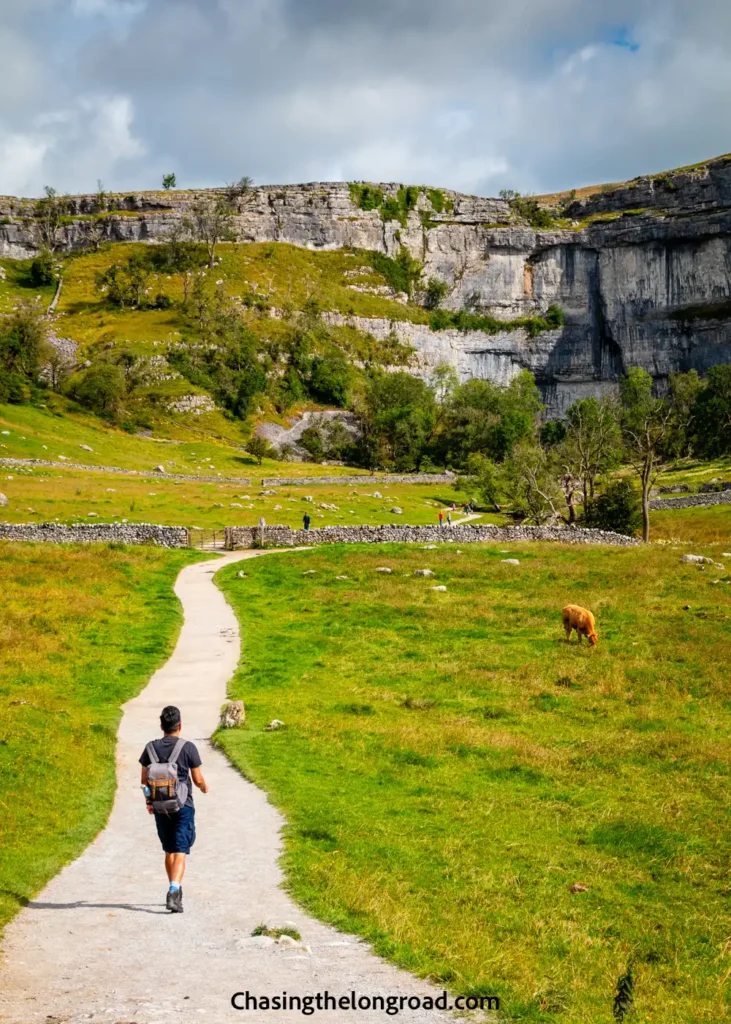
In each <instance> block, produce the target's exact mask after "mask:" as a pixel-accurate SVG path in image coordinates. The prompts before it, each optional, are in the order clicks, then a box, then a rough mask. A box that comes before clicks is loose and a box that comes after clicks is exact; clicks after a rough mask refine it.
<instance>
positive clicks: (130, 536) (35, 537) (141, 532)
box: [0, 523, 190, 548]
mask: <svg viewBox="0 0 731 1024" xmlns="http://www.w3.org/2000/svg"><path fill="white" fill-rule="evenodd" d="M0 540H15V541H31V542H33V543H38V542H46V543H50V544H95V543H96V544H110V543H116V544H153V545H155V546H156V547H160V548H188V547H190V536H189V534H188V531H187V529H186V528H185V527H184V526H157V525H156V524H154V523H124V524H116V523H115V524H111V523H110V524H107V523H79V524H78V525H76V526H62V525H60V524H59V523H0Z"/></svg>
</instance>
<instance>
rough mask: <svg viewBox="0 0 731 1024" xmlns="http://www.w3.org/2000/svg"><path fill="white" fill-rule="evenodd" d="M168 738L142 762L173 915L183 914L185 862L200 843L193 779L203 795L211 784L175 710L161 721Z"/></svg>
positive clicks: (153, 747)
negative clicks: (194, 803)
mask: <svg viewBox="0 0 731 1024" xmlns="http://www.w3.org/2000/svg"><path fill="white" fill-rule="evenodd" d="M160 728H161V729H162V731H163V733H164V734H165V735H164V736H163V737H162V738H161V739H159V740H151V741H150V742H149V743H148V744H147V746H146V747H145V749H144V750H143V751H142V756H141V757H140V764H141V765H142V789H143V791H144V793H145V799H146V801H147V810H148V812H149V813H150V814H154V815H155V824H156V825H157V834H158V836H159V837H160V842H161V843H162V848H163V850H164V851H165V870H166V871H167V876H168V882H169V883H170V888H169V889H168V894H167V898H166V901H165V906H166V907H167V909H168V910H170V911H172V913H173V914H182V913H183V888H182V881H183V875H184V874H185V858H186V856H187V855H188V854H189V853H190V848H191V846H192V845H193V843H194V842H195V807H194V806H193V790H192V788H191V785H190V780H191V778H192V779H193V782H194V784H195V785H196V786H197V787H198V789H199V790H200V791H201V793H207V792H208V783H207V782H206V780H205V779H204V778H203V775H202V773H201V759H200V754H199V753H198V749H197V747H196V746H195V744H194V743H191V742H190V741H189V740H184V739H183V738H182V736H181V735H180V733H181V730H182V722H181V719H180V711H179V710H178V708H176V707H173V706H172V705H170V706H169V707H166V708H164V709H163V712H162V714H161V715H160Z"/></svg>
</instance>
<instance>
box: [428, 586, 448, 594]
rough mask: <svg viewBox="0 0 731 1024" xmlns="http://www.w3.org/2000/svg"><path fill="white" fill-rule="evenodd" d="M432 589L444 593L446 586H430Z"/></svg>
mask: <svg viewBox="0 0 731 1024" xmlns="http://www.w3.org/2000/svg"><path fill="white" fill-rule="evenodd" d="M432 590H438V591H439V593H440V594H446V593H447V588H446V587H432Z"/></svg>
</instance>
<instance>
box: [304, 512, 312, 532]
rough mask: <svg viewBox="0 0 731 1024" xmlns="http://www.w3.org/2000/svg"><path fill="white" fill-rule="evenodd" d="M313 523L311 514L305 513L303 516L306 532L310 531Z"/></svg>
mask: <svg viewBox="0 0 731 1024" xmlns="http://www.w3.org/2000/svg"><path fill="white" fill-rule="evenodd" d="M311 522H312V520H311V519H310V513H309V512H305V514H304V515H303V516H302V523H303V524H304V528H305V532H307V530H309V528H310V523H311Z"/></svg>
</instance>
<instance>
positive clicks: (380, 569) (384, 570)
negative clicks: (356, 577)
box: [376, 565, 393, 576]
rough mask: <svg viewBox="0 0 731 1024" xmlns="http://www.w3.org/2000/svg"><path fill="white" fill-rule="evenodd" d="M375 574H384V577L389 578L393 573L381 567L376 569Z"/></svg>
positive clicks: (383, 566)
mask: <svg viewBox="0 0 731 1024" xmlns="http://www.w3.org/2000/svg"><path fill="white" fill-rule="evenodd" d="M376 572H382V573H385V574H386V576H390V575H391V574H392V573H393V569H387V568H386V566H385V565H381V566H379V567H378V568H377V569H376Z"/></svg>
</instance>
